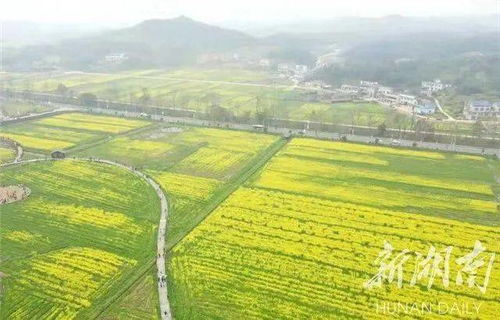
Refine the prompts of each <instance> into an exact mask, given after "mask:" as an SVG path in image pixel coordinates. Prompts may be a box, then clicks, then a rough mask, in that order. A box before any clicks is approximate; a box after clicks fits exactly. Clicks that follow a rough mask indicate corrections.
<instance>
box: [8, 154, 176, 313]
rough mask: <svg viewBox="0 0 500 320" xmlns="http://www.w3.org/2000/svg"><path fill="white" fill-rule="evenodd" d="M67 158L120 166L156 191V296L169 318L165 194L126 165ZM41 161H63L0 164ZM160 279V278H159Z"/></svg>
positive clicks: (151, 181)
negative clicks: (158, 219) (157, 202)
mask: <svg viewBox="0 0 500 320" xmlns="http://www.w3.org/2000/svg"><path fill="white" fill-rule="evenodd" d="M67 160H80V161H90V162H97V163H104V164H108V165H112V166H116V167H120V168H122V169H125V170H128V171H130V172H132V173H133V174H135V175H136V176H138V177H140V178H142V179H143V180H144V181H146V182H147V183H148V184H149V185H150V186H151V187H153V189H154V190H155V191H156V194H157V196H158V198H159V199H160V208H161V209H160V210H161V212H160V222H159V224H158V236H157V248H156V268H157V276H158V279H159V280H158V297H159V304H160V312H161V319H162V320H171V319H172V313H171V311H170V303H169V301H168V286H167V280H166V279H167V273H166V267H165V234H166V229H167V218H168V202H167V198H166V196H165V194H164V193H163V191H162V190H161V188H160V186H159V185H158V184H157V183H156V182H155V181H154V180H153V179H151V178H150V177H148V176H147V175H145V174H144V173H142V172H141V171H138V170H135V169H134V168H133V167H128V166H126V165H124V164H121V163H118V162H114V161H110V160H104V159H96V158H68V159H67ZM42 161H65V160H63V159H32V160H24V161H21V160H20V159H18V158H16V160H15V161H14V162H11V163H6V164H3V165H0V168H2V167H8V166H12V165H17V164H26V163H34V162H42ZM160 279H161V280H160Z"/></svg>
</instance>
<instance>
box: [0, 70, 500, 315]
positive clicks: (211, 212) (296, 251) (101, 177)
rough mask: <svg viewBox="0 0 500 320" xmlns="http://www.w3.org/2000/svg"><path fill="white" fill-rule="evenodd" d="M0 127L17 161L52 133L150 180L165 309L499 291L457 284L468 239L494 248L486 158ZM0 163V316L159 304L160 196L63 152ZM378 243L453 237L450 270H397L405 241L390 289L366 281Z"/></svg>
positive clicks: (495, 226) (170, 133) (480, 297)
mask: <svg viewBox="0 0 500 320" xmlns="http://www.w3.org/2000/svg"><path fill="white" fill-rule="evenodd" d="M75 81H76V80H75ZM337 107H338V109H339V110H338V111H337V112H338V115H343V116H345V117H348V116H349V113H350V111H349V110H351V109H353V108H357V106H355V105H353V106H346V107H345V108H344V107H342V106H341V105H340V106H337ZM365 107H366V108H371V109H372V111H373V114H377V113H378V112H380V113H383V110H378V109H377V107H376V106H374V105H366V106H365ZM311 108H312V109H309V107H307V108H303V110H301V112H304V113H305V114H307V113H310V112H311V111H313V110H315V109H314V107H311ZM325 108H326V107H325ZM332 116H334V115H333V114H332ZM0 136H7V137H9V138H12V139H14V140H17V141H19V142H21V144H23V146H24V147H25V148H26V149H27V150H28V152H27V153H26V157H27V158H28V159H29V158H37V157H39V153H42V154H44V155H46V154H47V153H48V152H50V151H51V150H53V149H55V144H57V143H61V142H65V143H66V145H64V146H61V147H60V148H61V149H64V150H65V151H66V153H67V155H68V156H69V157H73V156H74V157H93V158H102V159H108V160H114V161H117V162H120V163H123V164H125V165H129V166H133V167H136V168H137V169H139V170H141V171H142V172H144V173H146V174H148V175H149V176H151V177H152V178H153V179H155V180H156V181H157V182H158V183H159V184H160V185H161V186H162V189H163V190H164V191H165V193H166V195H167V198H168V202H169V207H170V208H169V209H170V210H169V220H168V230H167V239H166V245H167V250H169V251H168V257H167V265H168V273H169V274H168V278H169V301H170V304H171V306H172V310H173V314H174V317H175V319H339V318H348V319H359V318H369V319H377V318H379V319H383V318H386V315H384V314H379V313H377V312H376V306H377V305H378V304H379V303H384V302H394V301H399V302H402V303H413V302H433V301H442V302H445V303H453V302H454V301H461V302H464V303H475V304H479V303H481V304H482V309H481V313H480V314H481V318H485V319H494V318H495V315H496V310H497V309H498V308H499V307H500V302H499V301H498V296H499V295H500V276H499V275H498V274H497V273H495V272H493V273H491V278H490V279H489V285H488V288H487V291H486V293H484V294H483V293H481V292H480V291H479V288H477V287H472V288H468V287H467V286H466V285H458V284H456V283H455V280H456V278H457V277H456V275H457V272H458V270H459V269H458V266H457V264H456V263H455V262H456V259H457V258H459V257H461V256H464V255H465V254H466V253H468V252H470V251H471V250H472V248H473V246H474V241H476V240H480V241H481V243H482V244H483V245H484V246H485V247H486V248H487V251H486V252H485V253H483V255H484V257H485V258H486V257H490V255H491V254H493V253H495V254H497V255H498V254H499V253H500V252H499V250H498V248H499V247H500V232H499V227H500V216H499V214H500V213H499V209H498V208H499V201H498V199H499V197H500V184H499V182H498V181H499V180H498V179H499V177H500V165H499V162H498V161H496V160H493V159H486V158H484V157H480V156H471V155H463V154H452V153H440V152H434V151H418V150H410V149H403V148H389V147H383V146H374V145H362V144H352V143H342V142H332V141H321V140H313V139H304V138H295V139H292V140H291V141H289V142H288V143H287V141H286V140H284V139H282V138H280V137H278V136H274V135H268V134H262V133H255V132H244V131H235V130H224V129H216V128H203V127H190V126H179V125H173V124H166V123H155V124H152V123H151V122H148V121H143V120H131V119H124V118H117V117H107V116H95V115H89V114H81V113H68V114H61V115H58V116H54V117H46V118H41V119H37V120H33V121H27V122H22V123H17V124H12V125H8V126H5V127H3V128H2V129H1V130H0ZM23 139H24V140H23ZM30 139H34V140H30ZM33 141H35V142H33ZM30 142H31V144H30ZM0 151H1V149H0ZM0 179H1V181H2V186H5V185H17V184H22V185H25V186H27V187H29V188H30V189H31V191H32V194H31V195H30V196H29V197H28V198H27V199H26V200H23V201H18V202H14V203H10V204H7V205H4V206H2V207H1V209H2V211H1V213H0V214H1V216H0V218H1V219H2V220H1V223H2V229H1V231H0V234H1V240H2V252H1V254H0V256H1V257H0V258H1V264H0V270H1V272H2V273H1V274H0V275H1V276H2V281H3V289H4V291H3V292H4V295H3V297H2V301H1V302H2V310H1V314H0V318H6V319H10V318H13V319H17V318H19V319H23V318H27V317H29V318H51V317H54V318H56V317H58V316H59V317H61V318H74V317H76V318H81V319H87V318H101V319H122V318H127V319H157V318H158V290H157V286H156V267H155V266H154V264H153V261H154V256H155V240H156V239H155V235H156V226H157V219H158V212H159V208H158V206H159V204H158V200H157V199H156V196H155V193H154V191H153V190H152V189H151V188H150V187H149V186H148V185H147V184H146V183H145V182H143V181H142V180H140V179H139V178H137V177H135V176H133V175H132V174H130V173H128V172H126V171H124V170H121V169H117V168H114V167H111V166H108V165H103V164H98V163H91V162H85V161H77V160H66V161H54V162H40V163H30V164H28V163H26V164H21V165H16V166H12V167H7V168H2V169H1V171H0ZM4 208H5V209H4ZM384 241H387V242H388V243H390V244H391V245H392V246H393V247H394V249H395V253H396V252H397V253H399V252H401V251H402V250H404V249H409V250H411V251H412V252H413V251H417V252H420V253H422V254H423V255H424V256H425V255H426V254H427V251H428V250H429V247H430V246H431V245H432V246H435V247H436V248H437V250H443V249H444V248H445V247H447V246H453V251H452V253H451V255H450V261H451V262H452V264H451V266H450V269H449V272H450V278H451V280H450V284H449V285H445V284H443V282H442V281H441V278H440V274H438V275H437V280H436V281H435V282H434V284H433V287H432V288H427V286H426V282H425V281H427V279H426V278H425V277H424V278H423V279H419V280H420V282H419V283H418V284H417V285H411V284H410V278H411V274H412V273H411V271H413V270H414V269H415V268H416V267H417V266H418V264H417V263H416V262H415V257H416V256H418V255H415V254H414V255H412V259H411V260H409V262H408V264H407V265H406V266H405V270H404V273H403V278H404V279H403V282H402V284H403V287H402V288H398V287H397V284H396V283H395V282H393V283H386V282H387V280H386V282H385V283H384V284H383V285H382V287H381V288H378V287H375V288H370V289H369V288H365V287H364V284H365V283H366V282H367V281H368V280H369V279H370V278H371V277H372V276H374V275H375V274H376V272H377V267H378V266H377V264H376V262H375V260H376V259H377V256H378V254H379V252H380V251H381V250H382V249H383V247H384ZM439 252H442V251H439ZM476 280H477V281H484V280H485V277H484V268H481V269H480V272H479V273H478V275H477V276H476ZM443 317H444V318H446V317H448V318H450V317H451V315H445V316H443Z"/></svg>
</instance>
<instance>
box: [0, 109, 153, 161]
mask: <svg viewBox="0 0 500 320" xmlns="http://www.w3.org/2000/svg"><path fill="white" fill-rule="evenodd" d="M148 125H150V123H149V122H147V121H142V120H130V119H122V118H116V117H105V116H95V115H89V114H82V113H64V114H60V115H56V116H53V117H47V118H41V119H38V120H33V121H28V122H23V123H21V124H11V125H7V126H4V127H2V128H0V136H3V137H7V138H10V139H12V140H15V141H17V142H19V143H20V144H21V145H22V146H23V148H25V149H27V150H29V151H35V152H41V153H45V154H46V153H50V152H51V151H54V150H58V149H60V150H62V149H68V148H72V147H75V146H77V145H79V144H86V143H90V142H93V141H95V140H99V139H102V138H105V137H106V136H109V135H114V134H121V133H125V132H128V131H131V130H135V129H138V128H142V127H145V126H148Z"/></svg>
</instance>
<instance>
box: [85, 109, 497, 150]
mask: <svg viewBox="0 0 500 320" xmlns="http://www.w3.org/2000/svg"><path fill="white" fill-rule="evenodd" d="M91 112H92V113H98V114H105V115H111V116H117V115H118V116H122V117H130V118H140V117H141V114H140V113H138V112H130V111H121V110H114V109H100V108H92V111H91ZM150 116H151V119H152V120H156V121H163V122H169V123H174V124H184V125H195V126H205V127H216V128H222V129H224V128H225V129H233V130H242V131H255V128H254V127H253V126H252V125H249V124H238V123H230V122H216V121H208V120H200V119H194V118H180V117H170V116H161V115H150ZM267 132H268V133H274V134H280V135H285V134H289V133H291V134H294V135H295V136H304V137H310V138H317V139H326V140H339V139H340V137H341V136H342V135H345V136H346V137H347V140H348V141H351V142H361V143H373V140H374V138H373V137H370V136H363V135H355V134H340V133H335V132H324V131H314V130H298V129H289V128H278V127H268V128H267ZM392 143H393V139H390V138H379V144H381V145H391V144H392ZM414 143H415V141H413V140H405V139H398V144H399V146H401V147H408V148H417V149H427V150H439V151H448V152H462V153H471V154H487V155H494V154H496V155H497V156H498V157H500V148H481V147H473V146H465V145H455V144H447V143H439V142H425V141H419V142H417V145H416V146H414V145H413V144H414Z"/></svg>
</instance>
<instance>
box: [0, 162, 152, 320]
mask: <svg viewBox="0 0 500 320" xmlns="http://www.w3.org/2000/svg"><path fill="white" fill-rule="evenodd" d="M0 179H1V181H2V184H3V185H17V184H22V185H25V186H27V187H28V188H30V189H31V194H30V196H29V197H28V198H27V199H25V200H23V201H18V202H15V203H11V204H8V205H4V206H2V207H1V210H2V211H1V218H2V221H1V222H2V228H1V230H0V236H1V238H0V239H1V242H2V251H1V253H0V258H1V264H0V269H1V270H2V273H3V274H2V283H3V291H2V301H1V305H2V308H1V310H0V318H2V319H72V318H75V317H77V318H80V319H90V318H95V317H96V316H97V315H99V314H100V313H101V312H103V311H104V310H106V309H108V308H109V307H110V305H111V304H112V302H113V301H114V298H115V297H117V296H120V295H121V294H123V292H124V291H125V290H126V289H127V288H128V287H129V286H130V285H131V284H133V283H134V282H135V281H136V280H137V279H138V278H140V277H141V276H142V275H143V274H145V273H146V272H148V270H149V268H150V267H151V265H152V263H153V261H154V256H155V243H156V242H155V241H156V238H155V236H156V223H157V219H158V216H159V201H158V199H157V196H156V193H155V191H154V190H153V189H152V188H150V186H149V185H148V184H147V183H146V182H144V181H142V180H141V179H139V178H138V177H136V176H134V175H133V174H131V173H129V172H128V171H126V170H123V169H118V168H115V167H112V166H108V165H103V164H98V163H89V162H81V161H70V160H67V161H56V162H39V163H30V164H22V165H17V166H13V167H8V168H3V169H2V171H1V172H0ZM156 314H157V311H156V310H155V309H152V313H151V314H149V315H146V316H147V317H149V318H151V317H154V316H156Z"/></svg>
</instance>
